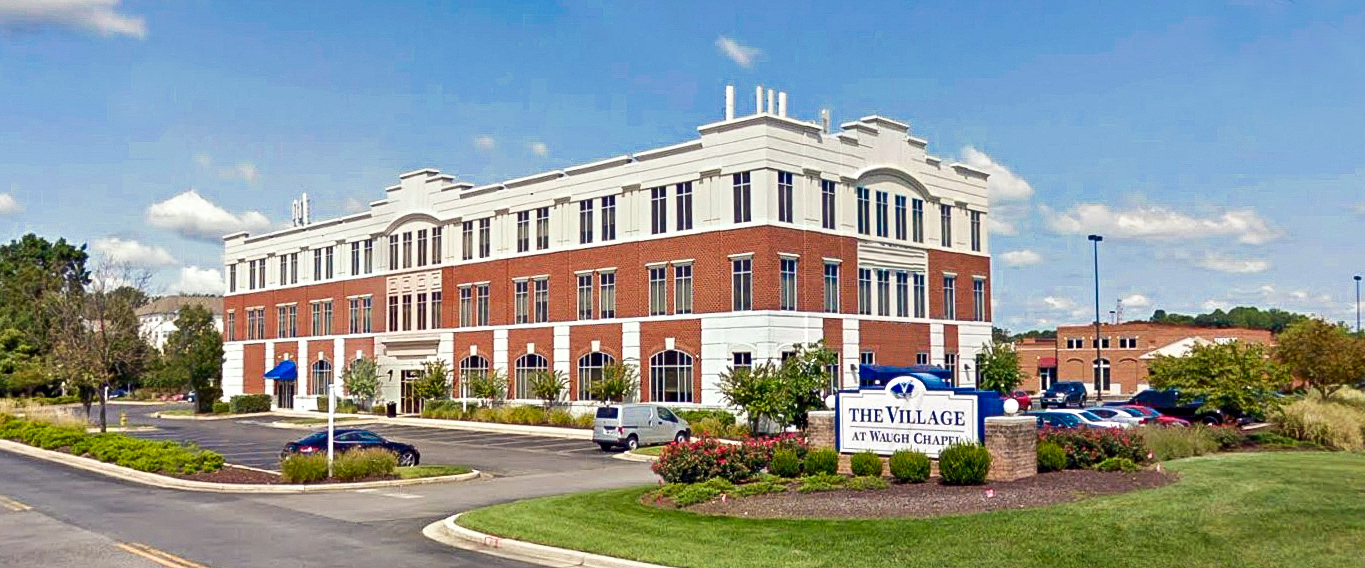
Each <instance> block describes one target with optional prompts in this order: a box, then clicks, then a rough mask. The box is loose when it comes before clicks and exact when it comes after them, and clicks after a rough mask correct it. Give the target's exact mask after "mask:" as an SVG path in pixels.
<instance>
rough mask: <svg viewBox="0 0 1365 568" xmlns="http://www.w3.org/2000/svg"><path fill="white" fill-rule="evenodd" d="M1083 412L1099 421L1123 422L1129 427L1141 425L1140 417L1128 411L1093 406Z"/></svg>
mask: <svg viewBox="0 0 1365 568" xmlns="http://www.w3.org/2000/svg"><path fill="white" fill-rule="evenodd" d="M1085 410H1086V411H1087V412H1089V413H1091V414H1094V415H1095V416H1098V417H1100V420H1108V421H1110V422H1123V423H1125V424H1128V425H1129V427H1132V426H1140V425H1142V420H1143V418H1142V416H1134V414H1136V411H1128V410H1127V409H1123V408H1115V407H1112V406H1094V407H1091V408H1087V409H1085Z"/></svg>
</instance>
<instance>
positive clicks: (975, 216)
mask: <svg viewBox="0 0 1365 568" xmlns="http://www.w3.org/2000/svg"><path fill="white" fill-rule="evenodd" d="M972 250H973V251H976V252H981V212H980V211H972Z"/></svg>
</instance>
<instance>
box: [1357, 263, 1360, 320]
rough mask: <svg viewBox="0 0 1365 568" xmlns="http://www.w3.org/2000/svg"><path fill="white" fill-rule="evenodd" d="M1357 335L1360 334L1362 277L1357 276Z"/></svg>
mask: <svg viewBox="0 0 1365 568" xmlns="http://www.w3.org/2000/svg"><path fill="white" fill-rule="evenodd" d="M1356 333H1360V275H1359V274H1357V275H1356Z"/></svg>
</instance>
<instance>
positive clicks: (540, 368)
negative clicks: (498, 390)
mask: <svg viewBox="0 0 1365 568" xmlns="http://www.w3.org/2000/svg"><path fill="white" fill-rule="evenodd" d="M549 367H550V364H549V363H548V362H546V361H545V358H544V357H541V356H540V355H536V354H535V353H527V354H526V355H522V356H521V358H520V359H517V366H516V368H515V369H514V370H513V371H512V374H513V376H514V378H515V380H514V381H513V383H512V394H511V396H508V397H507V398H531V377H533V376H535V374H536V373H543V372H545V371H548V370H549Z"/></svg>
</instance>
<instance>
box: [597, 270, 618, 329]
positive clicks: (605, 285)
mask: <svg viewBox="0 0 1365 568" xmlns="http://www.w3.org/2000/svg"><path fill="white" fill-rule="evenodd" d="M597 287H598V298H597V303H598V304H600V305H601V307H602V317H603V318H604V319H605V318H614V317H616V273H615V272H602V273H599V274H598V275H597Z"/></svg>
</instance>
